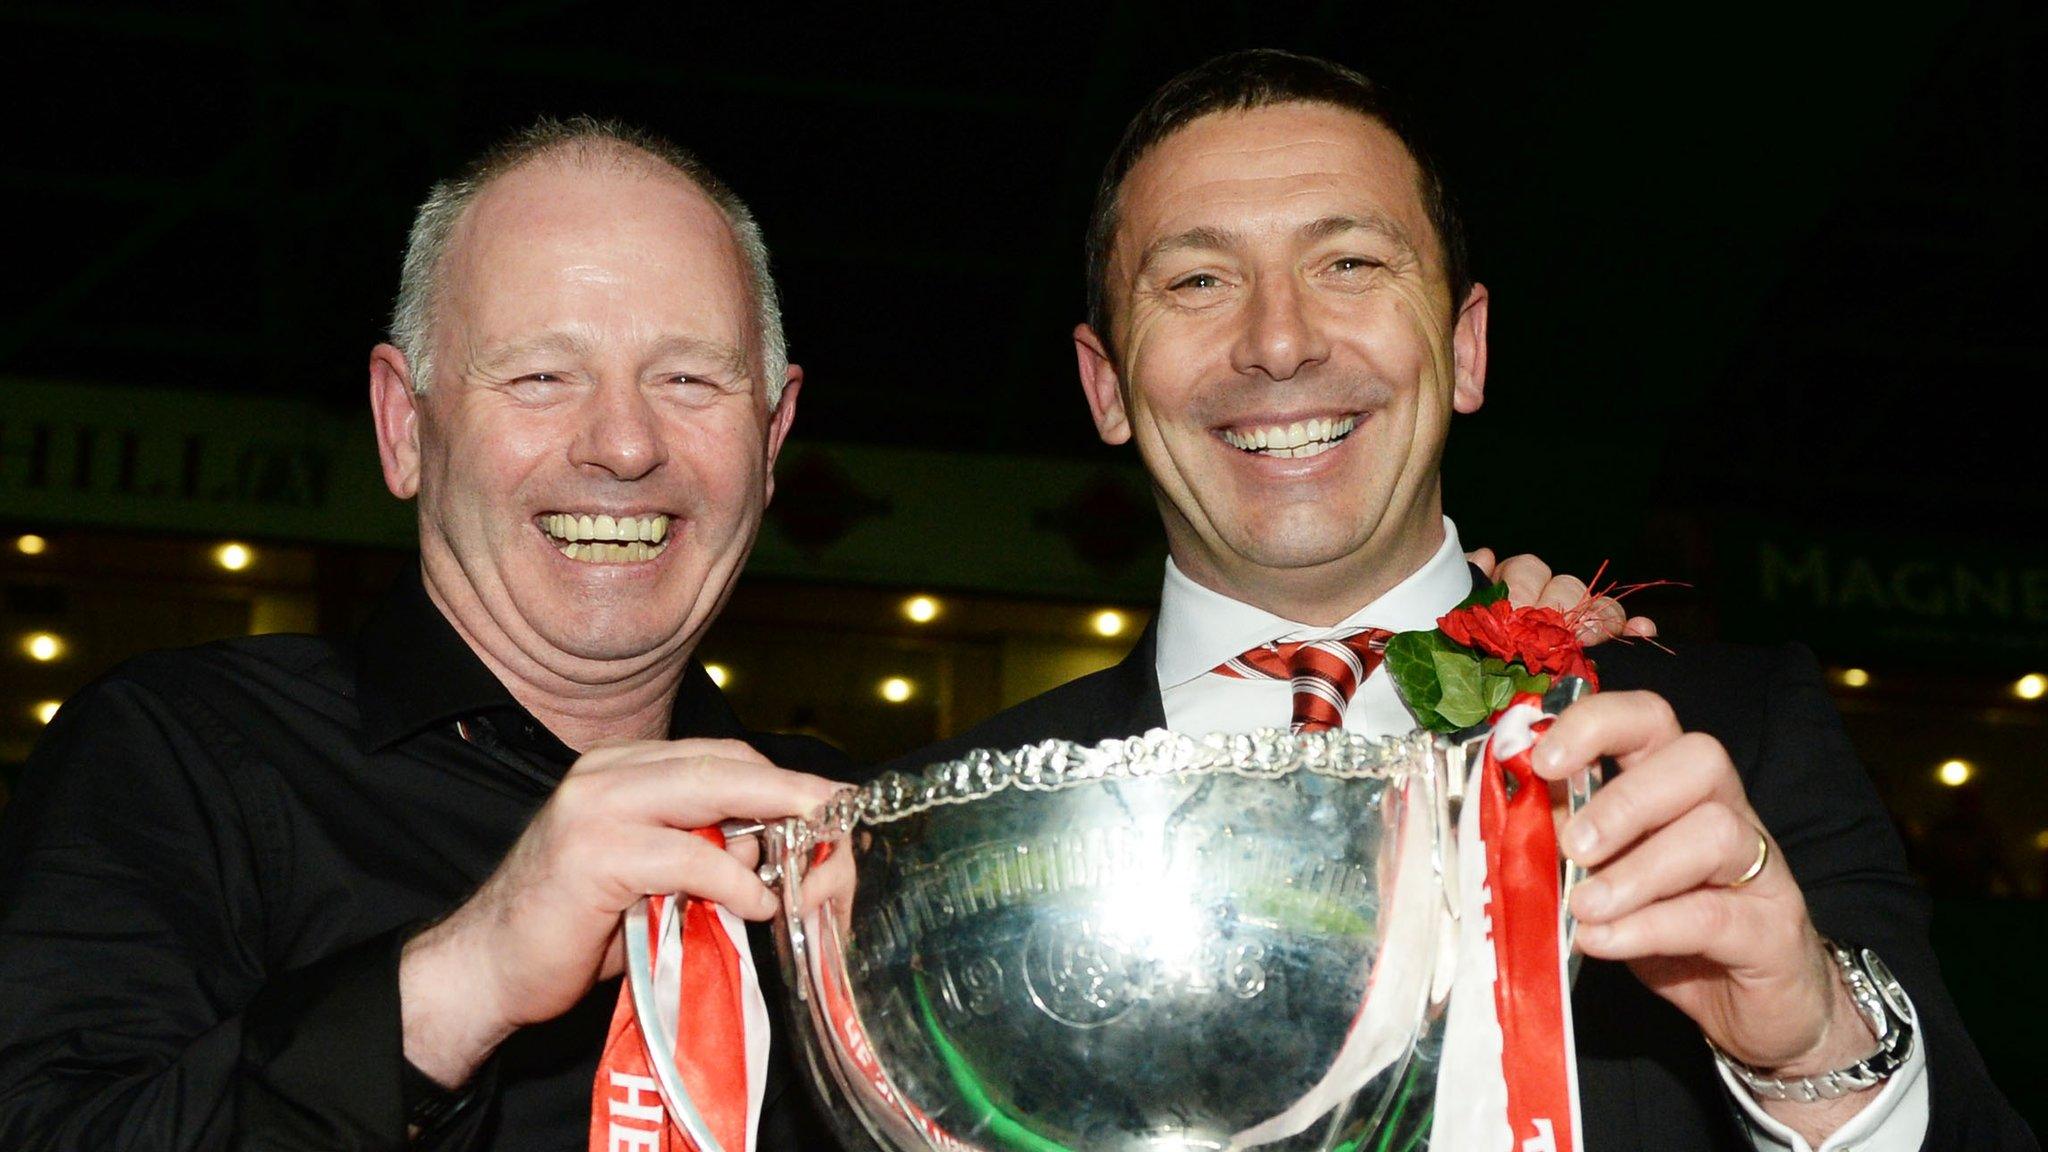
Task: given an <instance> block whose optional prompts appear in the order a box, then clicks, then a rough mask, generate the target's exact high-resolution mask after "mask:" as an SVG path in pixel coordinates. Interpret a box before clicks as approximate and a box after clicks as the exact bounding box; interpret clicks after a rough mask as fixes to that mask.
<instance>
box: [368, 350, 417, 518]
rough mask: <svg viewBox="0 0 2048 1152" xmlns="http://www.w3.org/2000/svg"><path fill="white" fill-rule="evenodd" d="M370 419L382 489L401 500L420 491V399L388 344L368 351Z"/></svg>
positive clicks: (402, 357) (400, 354)
mask: <svg viewBox="0 0 2048 1152" xmlns="http://www.w3.org/2000/svg"><path fill="white" fill-rule="evenodd" d="M370 418H371V420H372V421H373V422H374V423H375V425H376V429H377V457H378V459H380V460H382V461H383V463H384V486H385V487H386V488H389V489H391V494H392V495H393V496H396V497H398V498H399V499H400V500H410V499H412V498H413V497H414V496H417V495H419V491H420V412H419V396H418V395H417V394H416V393H414V392H413V390H412V368H411V367H410V366H409V365H407V364H406V362H405V353H403V352H400V351H399V350H398V349H396V348H394V347H392V346H391V345H389V344H379V345H377V346H376V347H375V348H372V349H371V350H370Z"/></svg>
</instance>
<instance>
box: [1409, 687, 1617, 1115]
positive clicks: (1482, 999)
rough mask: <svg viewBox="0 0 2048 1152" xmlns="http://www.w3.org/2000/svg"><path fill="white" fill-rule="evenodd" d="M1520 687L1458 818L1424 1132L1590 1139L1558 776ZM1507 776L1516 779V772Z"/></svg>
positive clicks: (1538, 719) (1538, 718) (1534, 710)
mask: <svg viewBox="0 0 2048 1152" xmlns="http://www.w3.org/2000/svg"><path fill="white" fill-rule="evenodd" d="M1550 724H1551V718H1550V717H1547V716H1545V715H1544V714H1543V709H1542V700H1541V699H1540V698H1539V697H1537V696H1536V695H1535V694H1533V693H1522V694H1520V695H1518V696H1516V697H1515V698H1514V700H1512V701H1511V702H1510V703H1509V704H1508V707H1506V708H1505V709H1503V710H1502V711H1501V713H1500V714H1499V715H1498V716H1496V717H1495V719H1494V726H1493V734H1492V736H1491V737H1490V738H1489V739H1488V740H1487V743H1486V754H1485V755H1484V756H1483V757H1482V758H1481V763H1480V765H1479V767H1478V768H1476V769H1474V772H1473V777H1472V779H1471V781H1470V783H1469V786H1468V787H1467V789H1466V793H1465V795H1466V800H1465V805H1464V809H1463V811H1462V813H1461V814H1460V816H1459V821H1458V823H1459V828H1458V860H1459V864H1458V867H1459V873H1460V877H1459V887H1460V891H1459V893H1458V898H1459V900H1458V902H1459V907H1460V908H1462V909H1463V910H1464V911H1463V916H1462V919H1461V921H1460V924H1459V932H1458V952H1457V968H1456V971H1455V973H1454V975H1453V977H1452V984H1451V999H1450V1007H1449V1010H1448V1011H1449V1018H1448V1019H1447V1020H1446V1022H1445V1034H1444V1056H1443V1065H1442V1067H1441V1068H1440V1070H1439V1074H1438V1077H1437V1106H1436V1122H1435V1126H1434V1128H1433V1130H1432V1132H1431V1134H1430V1144H1431V1146H1432V1147H1437V1148H1458V1149H1473V1150H1474V1152H1576V1150H1577V1149H1578V1148H1580V1147H1582V1146H1583V1140H1582V1135H1581V1130H1580V1121H1579V1083H1578V1067H1577V1063H1576V1061H1575V1060H1574V1058H1573V1053H1574V1045H1573V1039H1572V1016H1571V987H1570V979H1569V975H1568V972H1569V969H1568V967H1567V959H1568V957H1567V955H1566V950H1565V933H1564V908H1563V904H1562V901H1561V899H1560V895H1561V893H1560V880H1559V861H1560V857H1559V855H1558V850H1557V831H1556V827H1555V825H1554V824H1553V823H1552V822H1551V809H1550V787H1549V785H1548V783H1547V782H1545V781H1544V780H1543V779H1542V778H1541V777H1539V776H1537V775H1536V772H1535V769H1534V767H1533V766H1532V765H1531V763H1530V751H1531V749H1533V748H1534V747H1535V745H1536V742H1537V740H1538V738H1540V737H1541V735H1542V733H1543V732H1544V731H1545V730H1547V729H1548V728H1549V727H1550ZM1511 782H1512V783H1511Z"/></svg>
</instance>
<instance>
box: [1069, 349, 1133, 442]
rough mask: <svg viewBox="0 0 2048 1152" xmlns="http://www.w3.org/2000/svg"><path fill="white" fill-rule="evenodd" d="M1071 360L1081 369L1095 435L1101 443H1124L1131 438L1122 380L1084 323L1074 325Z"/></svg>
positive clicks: (1082, 382)
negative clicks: (1093, 420) (1093, 421)
mask: <svg viewBox="0 0 2048 1152" xmlns="http://www.w3.org/2000/svg"><path fill="white" fill-rule="evenodd" d="M1074 357H1075V359H1076V360H1077V361H1078V362H1079V364H1080V368H1081V391H1082V392H1083V393H1085V394H1086V395H1087V397H1088V411H1089V413H1090V414H1092V415H1093V416H1094V417H1095V434H1096V435H1098V436H1100V437H1102V442H1103V443H1104V444H1123V443H1126V442H1128V441H1129V440H1130V438H1131V418H1130V416H1129V414H1128V413H1126V412H1125V411H1124V389H1123V381H1122V380H1120V379H1118V378H1117V373H1116V364H1115V362H1114V361H1112V360H1111V359H1110V358H1109V349H1108V348H1107V347H1105V346H1104V345H1103V343H1102V337H1100V336H1097V335H1096V334H1095V329H1093V328H1090V327H1089V326H1088V325H1086V324H1077V325H1075V326H1074Z"/></svg>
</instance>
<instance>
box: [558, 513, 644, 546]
mask: <svg viewBox="0 0 2048 1152" xmlns="http://www.w3.org/2000/svg"><path fill="white" fill-rule="evenodd" d="M541 530H542V531H544V532H546V533H547V534H548V535H549V536H552V537H554V538H555V539H556V540H557V541H559V542H561V543H564V544H577V543H586V542H593V541H594V542H606V543H620V544H640V543H645V544H653V545H656V546H657V547H659V546H660V544H661V543H662V542H663V541H664V540H666V539H668V517H666V516H663V515H660V514H659V513H656V514H653V515H648V516H620V517H617V518H613V517H611V516H608V515H598V516H577V515H574V514H572V513H568V512H550V513H548V514H547V515H546V516H543V517H541Z"/></svg>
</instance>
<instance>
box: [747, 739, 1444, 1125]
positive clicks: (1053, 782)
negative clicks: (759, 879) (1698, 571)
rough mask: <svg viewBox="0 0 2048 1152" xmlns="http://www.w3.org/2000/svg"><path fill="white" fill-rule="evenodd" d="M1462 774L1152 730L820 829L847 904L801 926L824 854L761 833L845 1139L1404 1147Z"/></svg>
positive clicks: (986, 770) (1341, 747)
mask: <svg viewBox="0 0 2048 1152" xmlns="http://www.w3.org/2000/svg"><path fill="white" fill-rule="evenodd" d="M1462 751H1463V746H1462V745H1460V744H1458V743H1456V742H1453V741H1448V740H1445V739H1443V738H1438V737H1431V736H1427V735H1417V736H1410V737H1406V738H1400V739H1383V740H1368V739H1365V738H1363V737H1361V736H1357V735H1354V734H1351V733H1345V732H1331V733H1322V734H1313V735H1302V736H1290V735H1287V734H1284V733H1277V732H1265V733H1258V734H1254V735H1219V736H1210V737H1203V738H1195V737H1189V736H1185V735H1178V734H1174V733H1169V732H1164V731H1160V732H1153V733H1150V734H1147V735H1145V736H1142V737H1137V738H1133V739H1129V740H1122V741H1111V742H1107V743H1104V744H1101V745H1097V746H1093V747H1084V746H1080V745H1074V744H1067V743H1062V742H1047V743H1043V744H1038V745H1033V746H1030V747H1026V748H1020V749H1017V750H1014V751H1009V752H978V753H974V754H972V755H970V756H968V757H966V758H964V759H961V760H956V761H952V762H948V763H943V764H938V765H934V766H932V767H931V768H929V769H926V770H925V771H923V772H921V773H919V774H917V775H914V776H905V775H901V774H890V775H887V776H884V777H883V778H881V779H879V780H877V781H875V782H873V783H871V784H869V785H868V786H867V787H865V788H863V789H861V790H860V791H859V792H857V793H854V794H851V795H849V796H848V797H847V798H846V800H845V802H844V803H842V804H841V805H838V806H836V807H837V810H836V811H834V812H828V814H827V816H826V819H825V820H824V821H823V822H822V835H823V837H824V838H826V839H831V838H834V837H836V835H837V833H838V832H839V829H840V828H842V827H843V828H845V829H846V830H847V832H848V833H850V834H849V835H847V836H846V837H845V839H844V840H843V841H839V842H838V843H836V844H835V846H834V848H832V849H831V850H832V851H845V852H850V854H851V863H852V867H851V869H850V873H851V876H852V877H853V880H852V887H851V891H850V893H848V892H846V891H843V890H842V891H840V892H838V893H835V894H834V895H833V896H832V897H831V898H829V899H827V900H825V901H824V902H823V903H822V904H821V905H820V906H818V907H817V908H816V909H815V911H812V912H809V913H806V912H804V911H803V906H804V905H805V903H806V899H805V896H804V888H805V884H806V882H807V877H806V875H805V873H806V872H807V871H808V870H810V865H811V864H812V863H813V861H814V860H815V859H817V858H818V856H817V849H816V847H815V845H817V844H818V843H819V842H820V838H821V825H820V824H818V823H813V824H809V825H806V824H803V823H801V822H796V821H792V822H789V823H787V824H785V825H783V826H782V827H781V828H779V829H776V830H774V832H775V834H773V835H771V836H770V837H769V843H768V856H769V867H770V869H771V871H773V872H777V873H779V879H780V881H781V884H782V891H783V895H784V915H783V916H782V917H781V918H780V920H779V923H778V944H779V948H778V950H779V952H780V953H781V956H782V961H783V964H784V967H785V971H786V974H787V976H788V978H789V985H790V987H791V989H792V990H793V991H794V993H795V996H796V999H797V1004H795V1005H794V1006H793V1007H794V1008H795V1011H796V1013H797V1015H798V1017H799V1022H798V1028H797V1030H798V1031H799V1032H800V1033H801V1034H802V1041H801V1043H802V1046H803V1050H804V1053H805V1058H806V1061H807V1063H808V1065H809V1069H810V1072H811V1074H812V1076H813V1078H814V1080H815V1082H816V1083H817V1085H818V1086H819V1087H820V1089H821V1091H822V1094H823V1095H824V1096H825V1098H826V1099H827V1100H828V1101H829V1103H830V1107H831V1110H832V1112H833V1113H834V1116H835V1121H836V1123H837V1124H838V1125H839V1127H840V1128H841V1135H842V1137H844V1138H846V1139H847V1141H848V1145H849V1147H860V1146H862V1144H863V1143H865V1142H868V1141H872V1143H873V1144H875V1145H877V1146H879V1147H881V1148H884V1149H892V1150H898V1152H911V1150H924V1149H975V1150H982V1149H986V1150H990V1152H995V1150H999V1149H1000V1150H1012V1149H1016V1150H1028V1152H1052V1150H1055V1149H1073V1150H1076V1152H1080V1150H1088V1152H1124V1150H1130V1152H1137V1150H1140V1149H1143V1150H1146V1152H1194V1150H1197V1149H1234V1148H1254V1147H1257V1148H1273V1149H1288V1150H1292V1149H1311V1148H1313V1149H1353V1148H1359V1147H1361V1146H1365V1145H1364V1143H1363V1142H1364V1141H1366V1140H1367V1138H1370V1140H1371V1146H1373V1147H1382V1148H1389V1149H1401V1148H1403V1147H1408V1146H1411V1142H1412V1141H1415V1140H1416V1139H1417V1137H1418V1136H1419V1135H1420V1134H1422V1133H1425V1132H1426V1131H1427V1125H1428V1119H1429V1113H1430V1104H1431V1100H1432V1097H1433V1092H1434V1087H1435V1076H1434V1067H1433V1064H1434V1060H1433V1057H1434V1054H1435V1047H1436V1044H1437V1043H1438V1042H1439V1040H1440V1029H1439V1028H1438V1023H1439V1022H1440V1020H1441V1018H1442V1013H1441V1012H1440V1010H1439V1009H1440V1008H1441V993H1442V991H1443V989H1442V987H1441V986H1440V982H1439V979H1438V973H1439V966H1438V962H1437V961H1438V950H1439V946H1440V942H1441V941H1443V940H1444V939H1445V938H1446V937H1447V935H1448V933H1447V930H1446V929H1447V918H1448V915H1449V911H1450V910H1449V906H1448V904H1447V902H1446V896H1445V893H1446V892H1447V891H1454V890H1455V888H1454V886H1452V885H1451V884H1450V879H1449V876H1448V875H1447V872H1448V869H1449V866H1450V861H1451V857H1450V855H1449V854H1448V853H1447V851H1446V848H1447V846H1448V843H1449V835H1450V833H1449V829H1450V819H1449V806H1448V800H1449V790H1450V781H1451V780H1453V779H1454V778H1458V777H1459V776H1460V775H1461V773H1460V772H1459V770H1458V769H1459V768H1460V766H1461V765H1462V763H1463V759H1464V757H1463V756H1462V755H1461V754H1460V753H1461V752H1462ZM838 867H839V870H840V872H841V873H842V874H844V873H846V872H847V871H849V870H848V869H846V867H845V864H844V863H843V862H842V863H840V864H839V865H838ZM817 871H818V873H819V874H820V875H821V876H822V875H823V874H824V869H818V870H817ZM821 882H822V881H821ZM842 887H843V885H842ZM817 895H818V894H817V893H813V894H812V899H811V901H809V902H811V903H817V902H818V901H817V899H816V897H817Z"/></svg>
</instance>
